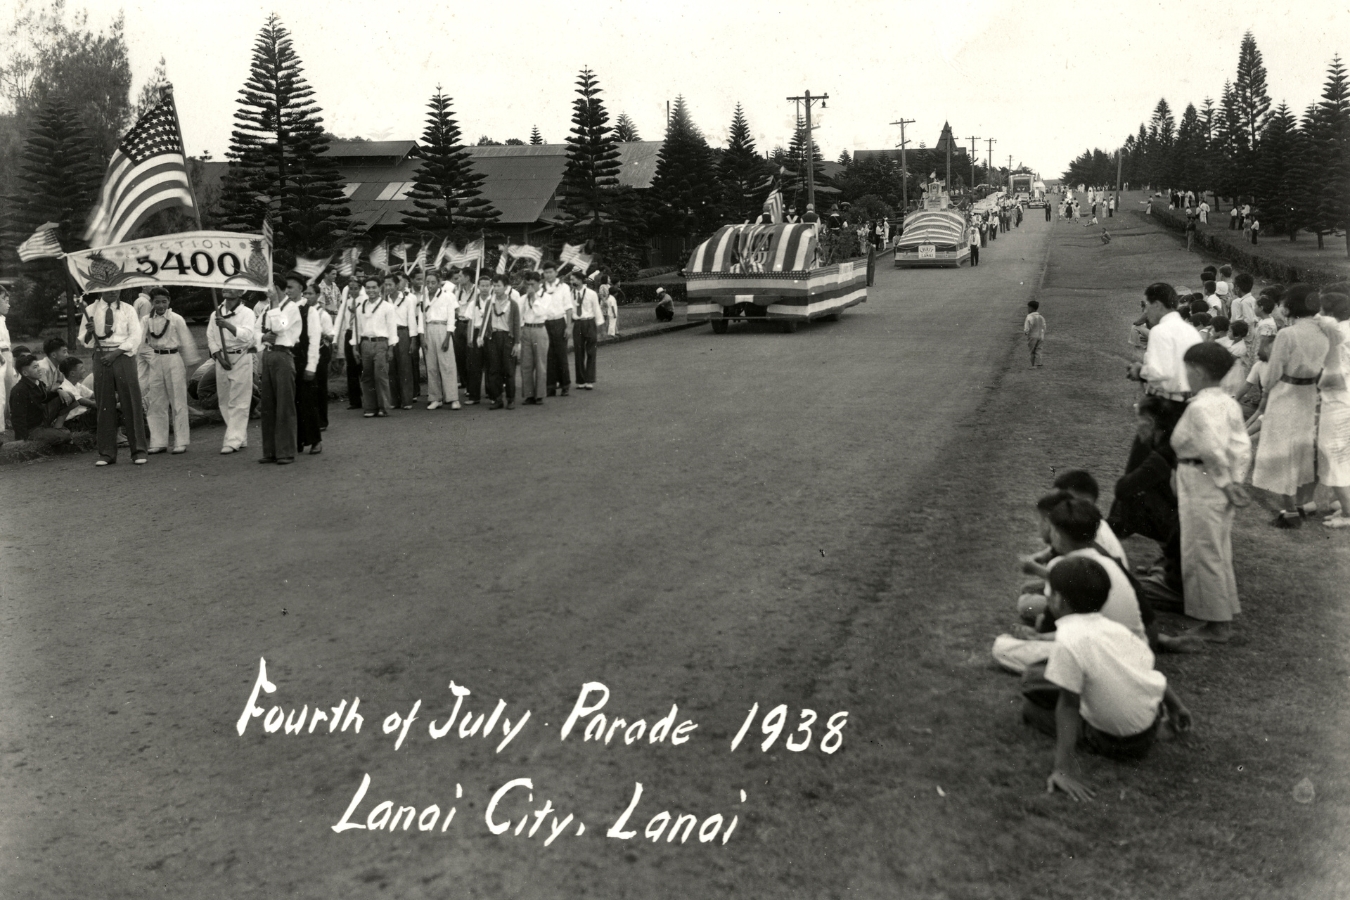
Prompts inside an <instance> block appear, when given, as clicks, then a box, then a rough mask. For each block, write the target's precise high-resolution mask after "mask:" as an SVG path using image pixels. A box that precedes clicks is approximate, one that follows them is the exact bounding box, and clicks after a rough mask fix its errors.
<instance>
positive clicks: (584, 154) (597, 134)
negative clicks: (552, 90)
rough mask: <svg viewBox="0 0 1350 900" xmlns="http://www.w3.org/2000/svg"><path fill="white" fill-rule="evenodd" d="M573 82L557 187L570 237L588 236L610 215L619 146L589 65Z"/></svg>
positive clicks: (617, 175) (613, 199)
mask: <svg viewBox="0 0 1350 900" xmlns="http://www.w3.org/2000/svg"><path fill="white" fill-rule="evenodd" d="M576 85H577V90H576V93H577V99H575V100H573V101H572V130H571V131H570V132H569V133H568V137H567V166H566V168H565V169H564V170H563V178H562V184H561V185H560V187H559V190H560V191H561V193H562V209H563V215H564V223H565V227H566V230H567V232H568V233H569V234H570V235H571V236H573V237H578V236H589V235H590V234H592V233H593V232H594V231H596V230H597V229H599V228H600V226H601V225H602V224H603V223H604V222H605V220H606V219H607V218H609V217H610V216H611V214H612V213H613V206H614V201H615V189H616V188H617V187H618V186H619V147H618V144H617V142H616V141H615V138H614V131H613V129H611V128H610V126H609V113H607V112H606V111H605V103H604V101H603V100H601V99H600V82H599V81H598V80H597V79H596V77H595V73H594V72H592V71H591V70H590V69H582V70H581V74H580V75H578V76H577V80H576Z"/></svg>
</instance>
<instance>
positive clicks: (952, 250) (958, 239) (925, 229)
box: [895, 192, 997, 269]
mask: <svg viewBox="0 0 1350 900" xmlns="http://www.w3.org/2000/svg"><path fill="white" fill-rule="evenodd" d="M991 196H992V197H997V195H991ZM990 203H997V200H996V199H991V198H990V197H986V198H985V199H983V200H979V201H977V202H976V205H977V206H980V205H981V204H983V205H986V206H987V205H988V204H990ZM969 234H970V221H969V219H968V218H967V217H966V215H965V214H964V213H962V212H958V211H957V210H954V209H952V208H951V202H950V199H949V197H948V196H947V194H946V192H935V193H932V194H925V195H924V198H923V208H922V209H920V210H919V211H917V212H913V213H910V214H909V215H908V216H905V227H904V231H902V232H901V234H900V237H899V238H898V239H897V240H896V242H895V267H896V268H897V269H909V268H925V269H926V268H949V269H956V268H960V267H961V266H964V265H967V264H969V263H970V237H969Z"/></svg>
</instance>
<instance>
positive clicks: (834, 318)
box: [821, 312, 843, 322]
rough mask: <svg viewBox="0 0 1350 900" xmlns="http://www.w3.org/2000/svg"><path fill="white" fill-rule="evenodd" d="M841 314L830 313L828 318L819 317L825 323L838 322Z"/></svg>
mask: <svg viewBox="0 0 1350 900" xmlns="http://www.w3.org/2000/svg"><path fill="white" fill-rule="evenodd" d="M842 315H843V313H837V312H832V313H830V314H829V315H828V316H821V318H822V319H824V320H825V321H826V322H838V321H839V317H840V316H842Z"/></svg>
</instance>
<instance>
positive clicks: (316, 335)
mask: <svg viewBox="0 0 1350 900" xmlns="http://www.w3.org/2000/svg"><path fill="white" fill-rule="evenodd" d="M296 312H297V314H298V316H305V317H306V322H305V329H306V331H307V333H308V337H309V342H308V343H307V344H306V345H305V371H306V372H316V371H318V368H319V345H320V344H322V343H323V310H322V309H320V308H319V307H318V306H316V305H314V304H312V303H305V304H297V306H296ZM295 340H296V342H297V343H299V341H300V329H299V328H296V331H295Z"/></svg>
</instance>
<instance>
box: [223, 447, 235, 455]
mask: <svg viewBox="0 0 1350 900" xmlns="http://www.w3.org/2000/svg"><path fill="white" fill-rule="evenodd" d="M233 452H234V448H233V447H221V448H220V455H221V456H229V455H230V454H231V453H233Z"/></svg>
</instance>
